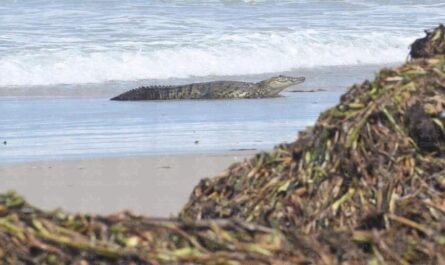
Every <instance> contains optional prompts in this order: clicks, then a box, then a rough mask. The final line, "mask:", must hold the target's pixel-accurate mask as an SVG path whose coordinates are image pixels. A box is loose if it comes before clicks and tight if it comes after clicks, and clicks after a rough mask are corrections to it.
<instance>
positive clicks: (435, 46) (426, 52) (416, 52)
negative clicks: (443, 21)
mask: <svg viewBox="0 0 445 265" xmlns="http://www.w3.org/2000/svg"><path fill="white" fill-rule="evenodd" d="M425 33H426V36H425V37H424V38H421V39H417V40H416V41H415V42H414V43H413V44H412V45H411V52H410V56H411V58H414V59H415V58H430V57H433V56H435V55H445V26H444V25H439V27H437V28H435V29H434V30H432V31H426V32H425Z"/></svg>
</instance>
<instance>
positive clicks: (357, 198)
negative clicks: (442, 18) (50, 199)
mask: <svg viewBox="0 0 445 265" xmlns="http://www.w3.org/2000/svg"><path fill="white" fill-rule="evenodd" d="M444 36H445V35H444V27H443V26H440V27H438V28H436V29H435V30H433V31H431V32H428V33H427V36H426V38H425V39H422V40H418V41H416V42H415V43H414V44H413V46H412V52H411V57H412V58H418V57H421V58H419V59H412V60H411V61H409V62H407V63H406V64H404V65H403V66H401V67H398V68H393V69H383V70H381V71H380V72H379V73H378V74H377V76H376V78H375V80H374V81H372V82H369V81H366V82H364V83H362V84H360V85H354V86H352V87H351V88H350V89H349V90H348V91H347V92H346V93H345V94H344V95H343V96H342V97H341V99H340V103H339V104H338V105H337V106H335V107H333V108H331V109H329V110H327V111H325V112H324V113H322V114H321V115H320V117H319V119H318V121H317V122H316V124H315V125H314V126H313V127H311V128H308V129H306V130H305V131H303V132H301V133H300V135H299V137H298V139H297V140H296V142H294V143H291V144H283V145H280V146H278V147H276V148H275V149H274V150H273V151H272V152H270V153H260V154H257V155H256V156H255V157H254V158H252V159H250V160H247V161H245V162H242V163H237V164H234V165H232V166H231V167H230V168H229V169H228V170H227V171H226V172H225V173H223V174H222V175H220V176H217V177H215V178H211V179H204V180H202V181H201V182H200V183H199V185H198V186H197V187H196V188H195V189H194V190H193V192H192V195H191V197H190V200H189V202H188V203H187V204H186V205H185V206H184V208H183V210H182V211H181V213H180V214H179V217H178V218H176V219H156V218H146V217H142V216H135V215H133V214H130V213H125V212H124V213H120V214H116V215H113V216H108V217H101V216H91V215H70V214H67V213H65V212H63V211H60V210H58V211H53V212H45V211H41V210H38V209H36V208H34V207H32V206H30V205H28V204H27V203H26V202H25V201H24V200H23V199H22V198H21V197H20V196H18V195H16V194H14V193H8V194H5V195H3V196H1V197H0V259H1V261H2V262H3V263H7V264H64V263H74V264H444V263H445V156H444V155H445V50H444V49H443V48H444V47H445V37H444ZM416 43H418V44H416ZM419 43H421V44H419ZM415 49H418V53H414V54H413V51H414V50H415ZM420 51H422V52H420ZM420 53H421V54H422V55H421V56H417V55H416V54H420ZM246 262H247V263H246ZM249 262H250V263H249Z"/></svg>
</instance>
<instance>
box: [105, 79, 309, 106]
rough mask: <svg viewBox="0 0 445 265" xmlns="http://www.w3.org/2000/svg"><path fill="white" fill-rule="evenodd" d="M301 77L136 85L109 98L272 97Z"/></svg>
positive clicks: (299, 80)
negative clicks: (173, 84)
mask: <svg viewBox="0 0 445 265" xmlns="http://www.w3.org/2000/svg"><path fill="white" fill-rule="evenodd" d="M304 80H305V78H304V77H288V76H277V77H272V78H270V79H267V80H264V81H261V82H258V83H248V82H238V81H214V82H206V83H193V84H188V85H179V86H149V87H140V88H136V89H133V90H130V91H127V92H125V93H123V94H120V95H119V96H117V97H114V98H112V99H111V100H172V99H238V98H266V97H276V96H277V95H278V93H280V92H281V91H282V90H284V89H286V88H287V87H290V86H292V85H296V84H299V83H302V82H304Z"/></svg>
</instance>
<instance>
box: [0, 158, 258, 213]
mask: <svg viewBox="0 0 445 265" xmlns="http://www.w3.org/2000/svg"><path fill="white" fill-rule="evenodd" d="M252 154H253V152H252V151H246V152H236V153H235V152H233V153H221V154H199V155H171V156H139V157H123V158H97V159H86V160H78V161H45V162H30V163H12V164H0V182H1V183H2V185H1V187H2V189H1V190H0V192H4V191H6V190H15V191H17V192H19V193H20V194H22V195H24V196H25V197H26V199H27V200H28V201H29V202H30V203H32V204H33V205H36V206H38V207H40V208H43V209H54V208H57V207H61V208H63V209H65V210H69V211H71V212H80V211H82V212H90V213H97V214H109V213H113V212H117V211H121V210H123V209H129V210H131V211H134V212H136V213H143V214H145V215H148V216H157V217H168V216H171V215H174V214H176V213H177V212H178V211H179V210H180V208H181V207H182V206H183V205H184V204H185V202H186V201H187V199H188V197H189V195H190V193H191V191H192V189H193V187H194V186H195V185H196V184H197V183H198V182H199V180H200V179H202V178H204V177H212V176H215V175H218V174H219V173H222V172H223V171H224V170H225V169H226V168H227V167H228V166H229V165H230V164H232V163H233V162H236V161H242V160H244V159H245V158H248V157H249V156H251V155H252Z"/></svg>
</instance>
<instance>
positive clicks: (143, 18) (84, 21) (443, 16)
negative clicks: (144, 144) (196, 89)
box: [0, 0, 445, 87]
mask: <svg viewBox="0 0 445 265" xmlns="http://www.w3.org/2000/svg"><path fill="white" fill-rule="evenodd" d="M444 10H445V2H444V1H443V0H439V1H437V0H436V1H431V0H428V1H407V0H398V1H396V0H393V1H391V0H385V1H383V0H366V1H365V0H362V1H360V0H357V1H352V0H343V1H341V0H336V1H324V0H320V1H314V0H299V1H289V0H280V1H278V0H277V1H274V0H264V1H260V0H258V1H254V0H244V1H241V0H194V1H191V0H180V1H173V0H172V1H148V0H2V1H1V4H0V87H6V86H18V87H20V86H36V85H57V84H86V83H104V82H110V81H134V80H153V79H167V78H191V77H202V76H215V77H217V76H227V75H247V74H262V73H274V72H282V71H292V70H296V69H299V68H307V67H319V66H334V65H363V64H387V63H395V62H401V61H403V60H405V58H406V56H407V53H408V46H409V44H410V43H411V42H412V41H413V39H414V38H416V37H420V36H422V33H423V30H424V29H428V28H431V27H434V26H436V25H437V24H438V23H440V22H442V23H443V22H445V12H444Z"/></svg>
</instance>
